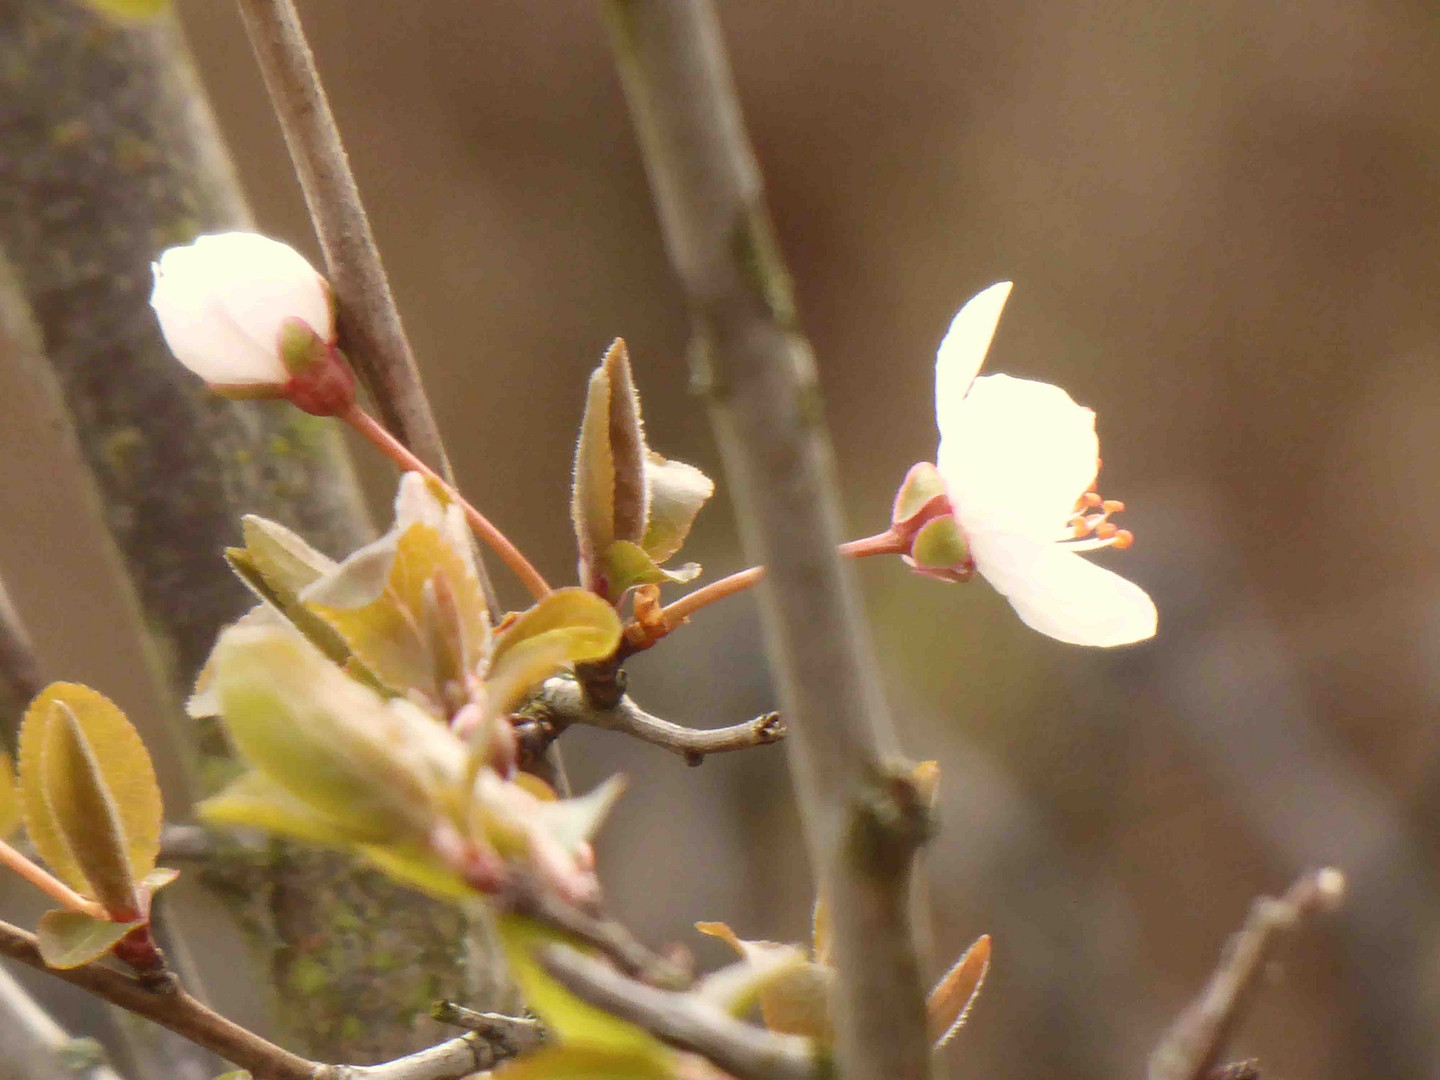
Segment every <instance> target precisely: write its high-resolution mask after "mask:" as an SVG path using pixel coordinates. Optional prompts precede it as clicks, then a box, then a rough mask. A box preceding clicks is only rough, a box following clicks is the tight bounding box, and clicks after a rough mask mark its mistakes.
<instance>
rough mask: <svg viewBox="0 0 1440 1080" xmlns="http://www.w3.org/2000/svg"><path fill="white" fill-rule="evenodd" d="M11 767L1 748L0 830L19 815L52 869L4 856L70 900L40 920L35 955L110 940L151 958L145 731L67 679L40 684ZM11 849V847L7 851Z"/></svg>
mask: <svg viewBox="0 0 1440 1080" xmlns="http://www.w3.org/2000/svg"><path fill="white" fill-rule="evenodd" d="M19 749H20V753H19V760H18V765H17V768H15V769H13V770H12V768H11V764H10V761H9V759H8V758H7V757H5V756H4V755H0V839H3V837H5V836H7V835H8V834H10V833H11V832H13V831H14V830H15V829H16V828H18V827H19V826H20V825H21V824H22V822H23V824H24V826H25V831H26V833H27V834H28V836H29V839H30V844H31V846H32V847H33V848H34V849H35V853H36V854H37V855H38V856H39V857H40V858H41V859H42V860H44V862H45V863H46V864H47V866H48V867H49V872H48V873H47V872H46V871H45V870H44V869H42V868H40V867H39V866H37V865H35V864H34V863H32V862H31V861H30V860H28V859H24V857H23V856H20V855H19V853H18V852H16V853H14V855H13V856H12V858H11V859H10V860H9V861H10V862H11V863H12V865H14V866H15V868H16V869H18V870H20V871H21V872H22V873H23V874H25V876H27V877H28V878H29V879H30V880H31V881H33V882H35V883H36V884H37V885H40V886H41V887H42V888H44V889H45V890H46V891H47V892H49V893H50V894H51V895H52V896H54V897H55V898H56V899H58V900H60V901H61V902H62V903H63V904H64V905H65V906H64V907H62V908H57V909H55V910H54V911H49V912H47V913H46V914H45V915H43V916H42V917H41V919H40V925H39V932H38V934H37V937H38V941H39V947H40V953H41V955H42V956H43V957H44V959H45V962H46V963H48V964H49V965H50V966H52V967H57V968H71V967H77V966H79V965H80V964H84V963H88V962H89V961H91V960H94V959H95V958H97V957H99V956H102V955H104V954H105V953H107V952H110V951H111V950H115V952H116V953H117V955H121V956H122V957H123V958H124V959H126V960H127V961H128V962H130V963H131V964H132V965H133V966H135V967H137V968H140V969H142V970H144V969H148V968H154V967H156V966H158V963H159V960H158V955H157V954H156V953H155V951H154V947H153V944H151V943H150V939H149V936H148V932H147V930H146V927H147V924H148V922H149V918H150V901H151V898H152V897H153V896H154V894H155V892H156V890H158V889H160V888H162V887H163V886H165V885H168V884H169V883H170V882H171V881H173V880H174V879H175V871H174V870H166V869H163V868H157V867H156V865H155V860H156V858H157V857H158V856H159V853H160V825H161V818H162V808H161V804H160V788H159V786H158V785H157V784H156V782H155V770H154V769H153V767H152V766H151V763H150V755H149V754H147V753H146V751H145V747H144V745H143V743H142V742H141V741H140V736H139V734H138V733H136V731H135V729H134V728H133V727H132V726H131V725H130V721H129V720H127V719H126V718H125V714H124V713H123V712H121V711H120V709H119V708H118V707H116V705H115V704H114V703H113V702H111V701H110V700H109V699H108V698H106V697H104V696H103V695H101V694H98V693H96V692H95V691H94V690H91V689H89V688H88V687H84V686H78V685H76V684H74V683H54V684H52V685H51V686H49V687H47V688H46V689H45V690H44V691H43V692H42V693H41V694H40V695H39V696H38V697H37V698H36V699H35V700H34V701H33V702H31V704H30V707H29V709H28V710H27V711H26V713H25V719H24V721H23V722H22V724H21V726H20V747H19ZM8 850H11V851H13V849H8Z"/></svg>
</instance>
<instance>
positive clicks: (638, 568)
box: [600, 540, 700, 604]
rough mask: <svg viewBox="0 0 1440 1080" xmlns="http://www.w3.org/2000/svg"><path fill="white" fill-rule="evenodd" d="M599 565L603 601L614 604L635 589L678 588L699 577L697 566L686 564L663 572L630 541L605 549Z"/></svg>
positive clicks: (620, 541)
mask: <svg viewBox="0 0 1440 1080" xmlns="http://www.w3.org/2000/svg"><path fill="white" fill-rule="evenodd" d="M600 565H601V566H603V567H604V580H605V592H606V597H607V599H609V600H610V602H611V603H616V604H618V603H619V602H620V598H621V597H622V596H624V595H625V593H626V592H627V591H628V590H630V589H632V588H634V587H635V586H636V585H663V584H666V583H670V584H676V585H678V584H683V583H684V582H687V581H694V580H695V578H697V577H699V576H700V564H699V563H693V562H692V563H686V564H685V565H684V566H680V567H677V568H676V569H674V570H665V569H662V568H661V567H659V566H656V565H655V560H654V559H652V558H651V557H650V555H649V553H648V552H646V550H645V549H644V548H642V547H641V546H640V545H639V544H632V543H631V542H630V541H629V540H616V541H615V543H613V544H611V545H610V546H609V547H608V548H606V549H605V555H604V558H603V559H602V560H601V563H600Z"/></svg>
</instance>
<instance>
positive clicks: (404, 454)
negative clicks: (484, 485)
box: [339, 405, 550, 600]
mask: <svg viewBox="0 0 1440 1080" xmlns="http://www.w3.org/2000/svg"><path fill="white" fill-rule="evenodd" d="M339 416H340V419H342V420H344V421H345V422H346V423H347V424H349V425H350V426H351V427H352V428H354V429H355V430H356V431H358V432H359V433H360V434H361V435H363V436H364V437H365V438H366V439H368V440H369V441H370V442H371V443H372V444H374V446H375V447H376V448H377V449H379V450H380V452H381V453H383V454H384V455H385V456H386V457H388V458H389V459H390V460H391V461H393V462H395V464H396V465H398V466H400V468H402V469H405V470H407V471H409V472H418V473H420V474H421V475H422V476H424V477H425V478H426V479H428V480H433V481H435V483H437V484H439V485H441V486H442V487H443V488H444V489H445V490H446V491H447V492H449V493H450V497H451V498H453V499H454V500H455V502H456V503H457V504H458V505H459V506H460V508H461V509H462V510H464V512H465V517H466V520H468V521H469V522H470V527H471V528H472V529H474V530H475V535H476V536H478V537H480V539H481V540H483V541H485V543H486V544H488V545H490V547H491V549H493V550H494V552H495V554H497V555H499V556H500V558H501V559H502V560H503V561H504V563H505V565H506V566H508V567H510V569H511V570H513V571H514V572H515V576H516V577H518V578H519V579H520V580H521V581H522V582H524V584H525V588H527V589H529V590H530V595H531V596H533V597H534V598H535V599H536V600H542V599H544V598H545V597H546V596H548V595H549V593H550V586H549V585H547V584H546V583H545V579H544V578H543V577H541V576H540V572H539V571H538V570H536V569H535V567H533V566H531V565H530V560H529V559H527V558H525V556H524V555H522V554H520V550H519V549H518V548H517V547H516V546H515V545H514V544H512V543H511V542H510V540H509V538H508V537H506V535H505V534H504V533H502V532H501V531H500V530H499V529H497V528H496V527H495V526H494V525H493V524H491V522H490V519H489V518H487V517H486V516H485V515H484V514H482V513H480V511H479V510H476V509H475V507H473V506H471V505H470V504H469V503H468V502H466V501H465V499H464V498H463V497H462V496H461V495H460V493H459V492H457V491H456V490H455V489H454V488H452V487H451V486H450V485H449V484H447V483H446V482H445V481H444V480H442V479H441V478H440V477H439V476H438V475H437V474H436V473H435V470H434V469H432V468H430V466H428V465H426V464H425V463H424V462H423V461H421V460H420V459H419V458H418V457H416V456H415V455H414V454H412V453H411V452H410V450H409V449H408V448H407V447H406V446H405V444H404V443H402V442H401V441H400V440H399V439H397V438H395V436H394V435H391V434H390V432H388V431H386V430H385V427H384V426H383V425H382V424H381V423H380V422H379V421H378V420H376V419H375V418H374V417H373V416H371V415H370V414H369V413H367V412H366V411H365V410H364V409H362V408H361V407H360V406H359V405H352V406H351V407H350V408H349V409H348V410H346V411H345V412H342V413H340V414H339Z"/></svg>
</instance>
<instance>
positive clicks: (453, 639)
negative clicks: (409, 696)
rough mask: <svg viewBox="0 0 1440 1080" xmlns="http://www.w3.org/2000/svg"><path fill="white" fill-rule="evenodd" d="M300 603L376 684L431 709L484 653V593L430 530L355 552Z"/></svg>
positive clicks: (414, 529) (421, 528) (423, 527)
mask: <svg viewBox="0 0 1440 1080" xmlns="http://www.w3.org/2000/svg"><path fill="white" fill-rule="evenodd" d="M437 597H438V598H439V599H438V602H437ZM301 599H302V600H303V601H304V603H305V605H306V606H307V607H308V608H309V609H310V610H311V611H313V612H315V614H317V615H318V616H320V617H321V618H322V619H324V620H325V621H326V622H327V623H329V624H330V625H331V626H332V627H334V628H335V629H336V630H337V631H338V632H339V633H340V635H341V636H342V637H343V638H344V639H345V641H346V643H347V644H348V645H349V646H350V648H351V650H352V651H353V652H354V653H355V655H356V657H358V658H359V659H360V661H361V662H362V663H364V664H365V666H366V667H368V668H369V669H370V670H371V671H373V672H374V673H375V674H376V676H378V677H379V679H380V680H381V681H382V682H383V683H385V684H386V685H387V686H389V687H391V688H392V689H395V690H397V691H400V692H404V691H407V690H416V691H419V692H420V693H421V694H424V695H425V697H426V698H427V699H428V700H429V701H431V702H433V703H434V704H435V705H436V706H441V705H443V703H444V702H445V701H446V700H447V684H448V683H458V684H461V685H462V686H463V682H464V679H465V676H466V674H467V672H468V671H470V670H472V669H473V666H474V665H475V664H476V663H478V662H479V661H480V659H481V658H482V657H483V656H484V653H485V645H486V641H487V638H488V635H489V628H488V618H487V615H486V609H485V597H484V594H483V593H482V592H481V591H480V586H479V583H478V581H476V580H475V577H474V575H473V574H472V573H470V572H468V568H467V565H466V560H465V557H464V556H463V555H462V554H461V553H459V552H457V551H455V549H454V548H453V547H451V546H450V544H448V543H447V542H446V541H445V539H444V537H442V536H441V534H440V532H439V531H438V530H436V529H435V528H434V527H433V526H431V525H427V524H424V523H419V522H417V523H416V524H413V525H410V526H409V527H407V528H406V529H405V530H404V531H403V532H401V533H400V534H398V536H397V535H396V534H394V533H391V534H390V535H388V536H385V537H383V538H381V539H380V540H378V541H376V542H375V543H373V544H369V545H367V546H366V547H363V548H361V549H360V550H359V551H357V552H355V554H353V555H351V556H350V557H349V558H348V559H346V560H345V561H344V562H343V563H341V564H340V565H339V566H338V567H337V568H336V569H335V570H334V571H333V572H332V573H331V574H330V575H328V576H327V577H326V578H324V579H322V580H321V581H318V582H316V583H315V584H314V585H311V586H310V587H309V588H307V589H306V590H305V591H304V593H303V594H302V597H301Z"/></svg>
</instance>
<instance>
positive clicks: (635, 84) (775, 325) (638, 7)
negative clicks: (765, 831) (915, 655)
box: [605, 0, 931, 1080]
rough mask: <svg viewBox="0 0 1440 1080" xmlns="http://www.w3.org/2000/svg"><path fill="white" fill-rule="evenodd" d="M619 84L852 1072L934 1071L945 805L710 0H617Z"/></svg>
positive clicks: (892, 1075)
mask: <svg viewBox="0 0 1440 1080" xmlns="http://www.w3.org/2000/svg"><path fill="white" fill-rule="evenodd" d="M605 12H606V16H607V22H608V25H609V29H610V36H611V42H612V45H613V48H614V52H615V56H616V62H617V64H618V67H619V71H620V77H621V82H622V83H623V86H624V90H625V96H626V99H627V101H628V103H629V106H630V112H631V116H632V119H633V120H634V125H635V129H636V132H637V135H638V138H639V143H640V150H641V153H642V156H643V157H644V160H645V167H646V172H647V174H648V176H649V179H650V187H651V190H652V193H653V195H654V198H655V203H656V206H657V209H658V211H659V217H660V224H661V228H662V231H663V233H664V237H665V245H666V249H667V251H668V253H669V256H670V261H671V264H672V265H673V266H674V268H675V271H676V274H677V275H678V277H679V278H680V282H681V284H682V286H683V287H684V290H685V293H686V298H687V300H688V302H689V307H690V313H691V318H692V321H693V326H694V340H693V342H692V347H691V349H690V350H689V354H690V356H691V357H692V362H693V364H694V370H693V374H692V377H693V380H694V382H695V383H696V384H697V385H699V386H700V387H702V389H703V390H704V391H705V393H706V396H707V398H708V403H709V406H710V414H711V420H712V422H713V424H714V427H715V431H716V438H717V441H718V442H719V444H720V450H721V453H722V456H723V458H724V461H725V465H726V473H727V476H728V478H729V480H730V488H731V491H732V492H733V494H734V497H735V505H736V509H737V512H738V514H739V517H740V532H741V536H742V537H743V538H744V539H745V546H746V553H747V555H748V556H749V557H750V560H751V561H752V562H754V563H758V564H763V565H764V566H765V567H766V576H765V581H764V583H763V584H762V586H761V588H760V599H761V613H762V616H763V627H764V630H765V637H766V644H767V647H768V652H769V655H770V658H771V664H772V667H773V669H774V671H775V673H776V677H777V678H776V681H777V683H778V684H779V687H780V692H781V701H782V709H783V712H784V715H785V718H786V721H787V724H788V725H789V728H790V736H789V738H787V739H786V746H787V747H788V748H789V749H788V756H789V758H790V762H791V766H792V768H791V773H792V776H793V778H794V782H795V785H796V793H797V798H798V803H799V806H800V812H801V819H802V821H803V823H804V827H805V838H806V844H807V848H808V850H809V854H810V860H811V865H812V866H813V867H814V869H815V871H816V873H817V875H818V876H819V877H820V879H821V883H822V885H823V887H824V888H825V889H826V891H827V895H829V897H830V903H831V910H832V912H833V920H834V941H835V960H836V969H837V975H838V978H837V986H836V997H835V1012H836V1016H835V1030H836V1033H837V1039H836V1061H837V1067H838V1069H839V1072H840V1073H841V1075H842V1076H844V1077H845V1078H846V1080H923V1078H925V1077H926V1076H928V1074H929V1071H930V1068H931V1054H930V1045H929V1040H928V1038H927V1035H926V1020H925V1006H924V995H923V991H922V988H921V982H920V966H919V962H918V958H917V956H916V952H915V946H914V940H913V934H912V932H911V928H910V922H909V912H908V908H907V904H908V895H909V884H910V877H911V863H912V860H913V856H914V853H915V851H916V850H917V849H918V846H919V844H920V843H921V842H922V841H923V838H924V836H925V834H926V826H927V821H928V816H927V815H928V807H927V805H926V803H925V800H924V799H923V798H922V797H921V793H920V792H918V791H917V790H916V789H915V787H914V784H913V782H911V781H909V780H908V771H909V770H908V769H907V768H906V767H905V766H904V765H902V764H901V763H900V762H899V761H898V757H899V755H898V746H897V740H896V737H895V734H894V729H893V725H892V723H891V721H890V717H889V714H888V711H887V709H886V707H885V702H884V699H883V696H882V694H881V690H880V683H879V679H878V676H877V673H876V663H875V653H874V648H873V645H872V643H871V642H870V640H869V636H868V633H867V631H866V628H865V625H864V623H863V620H862V615H861V608H860V604H859V599H858V593H857V589H856V586H855V582H854V579H853V575H852V573H851V572H850V571H849V570H848V569H846V568H844V567H843V566H842V564H841V561H840V558H839V556H838V554H837V552H836V547H837V545H838V544H839V543H840V541H841V535H840V528H839V520H840V513H839V498H838V495H837V492H836V487H835V480H834V470H833V460H832V451H831V449H830V444H829V438H828V436H827V433H826V431H825V427H824V420H823V413H824V409H823V405H822V402H821V400H820V393H819V387H818V383H817V379H816V373H815V361H814V356H813V354H812V351H811V349H810V347H809V344H808V342H806V340H805V339H804V337H803V336H802V335H801V333H800V332H799V330H798V317H797V314H796V310H795V304H794V297H793V295H792V290H791V286H790V281H789V278H788V275H787V272H786V270H785V266H784V262H783V259H782V258H781V255H780V253H779V250H778V246H777V244H776V241H775V236H774V229H773V226H772V224H771V222H770V219H769V213H768V210H767V209H766V207H765V200H764V194H763V191H762V184H761V179H760V170H759V166H758V164H757V163H756V160H755V155H754V151H753V150H752V148H751V146H750V144H749V140H748V138H747V136H746V133H745V129H744V122H743V120H742V118H741V114H740V106H739V102H738V100H737V98H736V94H735V87H734V81H733V79H732V77H731V74H730V70H729V63H728V61H727V59H726V57H725V53H724V46H723V44H722V41H721V35H720V27H719V23H718V19H717V17H716V15H715V11H714V8H713V5H712V4H711V3H710V0H607V2H606V4H605Z"/></svg>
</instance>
